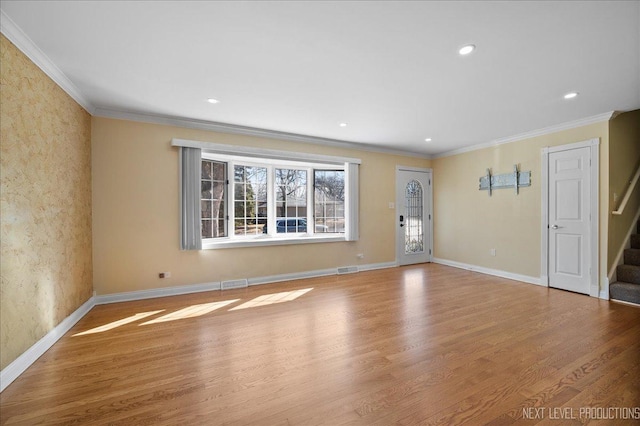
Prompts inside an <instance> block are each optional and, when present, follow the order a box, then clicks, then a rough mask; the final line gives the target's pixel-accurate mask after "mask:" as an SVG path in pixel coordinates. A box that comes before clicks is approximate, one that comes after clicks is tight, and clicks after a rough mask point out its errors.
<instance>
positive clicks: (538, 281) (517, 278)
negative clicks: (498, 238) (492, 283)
mask: <svg viewBox="0 0 640 426" xmlns="http://www.w3.org/2000/svg"><path fill="white" fill-rule="evenodd" d="M433 263H439V264H441V265H446V266H453V267H454V268H460V269H466V270H468V271H473V272H479V273H481V274H487V275H493V276H495V277H500V278H507V279H509V280H515V281H522V282H524V283H528V284H535V285H539V286H542V287H547V284H546V283H543V282H542V280H541V279H540V278H536V277H530V276H528V275H520V274H514V273H512V272H507V271H501V270H499V269H491V268H485V267H483V266H476V265H470V264H468V263H462V262H456V261H453V260H447V259H439V258H437V257H434V258H433Z"/></svg>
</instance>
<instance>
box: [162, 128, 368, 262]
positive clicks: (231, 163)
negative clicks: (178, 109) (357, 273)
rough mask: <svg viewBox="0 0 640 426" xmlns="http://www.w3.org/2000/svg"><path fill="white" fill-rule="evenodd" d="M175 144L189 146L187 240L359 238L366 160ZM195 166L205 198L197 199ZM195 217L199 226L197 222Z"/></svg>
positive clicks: (185, 153) (184, 161) (187, 245)
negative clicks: (361, 180) (360, 166)
mask: <svg viewBox="0 0 640 426" xmlns="http://www.w3.org/2000/svg"><path fill="white" fill-rule="evenodd" d="M172 144H174V145H177V146H180V147H182V148H181V155H180V157H181V160H180V161H181V176H182V177H181V182H182V183H181V188H182V192H181V194H182V195H181V223H182V225H181V248H183V249H189V250H191V249H196V250H197V249H201V248H219V247H220V248H221V247H240V246H251V245H272V244H292V243H302V242H305V243H308V242H322V241H352V240H356V239H357V217H358V214H357V206H358V199H357V197H358V192H357V186H358V164H359V160H356V159H344V158H340V157H328V156H321V155H314V154H298V153H291V152H282V151H271V150H264V149H255V148H245V147H234V146H228V145H219V144H210V143H205V142H191V141H181V140H174V141H172ZM193 145H197V146H193ZM242 154H245V155H242ZM198 158H199V159H200V161H199V162H198V163H196V164H194V163H193V162H194V161H196V160H197V159H198ZM345 160H346V161H345ZM195 170H197V175H196V176H198V179H197V182H198V190H199V193H198V195H197V197H198V200H197V201H199V204H198V205H197V206H195V207H191V206H193V204H190V203H191V201H190V200H191V197H192V195H191V194H192V190H191V189H190V188H192V187H193V183H192V182H194V179H195V178H194V177H193V176H194V175H193V173H194V171H195ZM194 218H195V219H196V220H199V223H200V226H199V229H195V230H194V229H193V227H192V226H191V225H190V224H189V223H190V222H191V221H193V220H194ZM191 223H192V222H191Z"/></svg>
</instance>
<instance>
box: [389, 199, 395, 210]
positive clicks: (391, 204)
mask: <svg viewBox="0 0 640 426" xmlns="http://www.w3.org/2000/svg"><path fill="white" fill-rule="evenodd" d="M389 208H390V209H395V208H396V204H395V203H394V202H393V201H389Z"/></svg>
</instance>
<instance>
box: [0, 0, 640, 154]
mask: <svg viewBox="0 0 640 426" xmlns="http://www.w3.org/2000/svg"><path fill="white" fill-rule="evenodd" d="M0 7H1V9H2V12H3V16H2V18H3V33H5V34H7V32H8V31H7V28H9V26H10V27H12V28H13V30H12V33H16V32H17V33H20V34H21V33H22V32H23V33H24V34H22V36H24V35H26V37H27V38H24V37H22V38H23V40H26V41H27V42H29V40H30V42H32V43H33V44H35V46H37V47H38V48H39V49H40V50H41V52H42V53H44V55H45V56H46V57H48V59H49V60H50V61H51V62H52V63H53V64H55V66H57V68H58V69H59V70H60V71H61V72H62V74H63V75H64V76H66V78H67V79H68V80H69V81H70V82H71V84H70V87H71V88H72V89H74V88H75V89H77V93H76V94H77V96H76V98H77V99H82V100H84V104H85V107H87V108H88V109H89V110H90V112H92V113H94V114H97V115H109V114H113V113H114V111H118V112H123V111H126V112H134V113H142V114H150V115H157V116H163V117H174V118H183V119H189V120H202V121H206V122H214V123H227V124H232V125H238V126H248V127H254V128H260V129H267V130H274V131H280V132H288V133H293V134H301V135H307V136H313V137H319V138H327V139H333V140H338V141H346V142H354V143H364V144H369V145H374V146H375V147H379V148H387V149H394V150H404V151H409V152H416V153H421V154H427V155H428V154H438V153H442V152H448V151H452V150H458V149H462V148H464V147H468V146H473V145H477V144H486V143H490V142H492V141H496V140H501V139H504V138H509V137H512V136H514V135H519V134H522V133H527V132H531V131H535V130H538V129H543V128H547V127H553V126H557V125H560V124H562V123H567V122H572V121H575V120H581V119H585V118H588V117H593V116H597V115H600V114H604V113H607V112H610V111H614V110H618V111H628V110H633V109H638V108H640V2H639V1H621V2H614V1H604V2H596V1H569V2H551V1H542V2H520V1H518V2H383V1H379V2H364V1H362V2H356V1H354V2H346V1H345V2H335V1H334V2H322V1H314V2H309V1H305V2H293V1H291V2H270V1H259V2H204V1H200V2H187V1H164V2H159V1H154V2H152V1H141V2H124V1H113V2H102V1H83V2H74V1H45V2H40V1H30V2H17V1H6V0H3V1H2V3H1V6H0ZM20 30H21V31H20ZM467 43H473V44H475V45H476V46H477V50H476V51H475V52H474V53H472V54H471V55H469V56H466V57H462V56H460V55H459V54H458V52H457V51H458V48H459V47H461V46H462V45H465V44H467ZM45 59H46V58H45ZM72 91H73V90H72ZM570 91H578V92H579V93H580V95H579V96H578V97H577V98H576V99H573V100H570V101H567V100H564V99H563V95H564V94H565V93H567V92H570ZM210 97H213V98H216V99H218V100H219V101H220V103H218V104H216V105H212V104H210V103H208V102H207V101H206V99H207V98H210ZM341 122H346V123H348V126H347V127H344V128H343V127H340V126H339V123H341ZM427 137H430V138H432V139H433V141H432V142H430V143H427V142H425V141H424V139H425V138H427Z"/></svg>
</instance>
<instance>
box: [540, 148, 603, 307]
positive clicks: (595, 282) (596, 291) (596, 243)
mask: <svg viewBox="0 0 640 426" xmlns="http://www.w3.org/2000/svg"><path fill="white" fill-rule="evenodd" d="M599 147H600V139H599V138H593V139H589V140H586V141H581V142H576V143H570V144H566V145H558V146H551V147H545V148H542V168H541V176H540V182H541V191H540V192H541V197H542V200H541V203H540V204H541V205H542V216H541V221H540V229H541V237H542V238H541V241H540V275H541V278H542V277H544V282H546V285H549V281H548V276H549V239H548V227H549V217H548V211H549V153H552V152H561V151H568V150H572V149H578V148H590V156H591V168H590V172H589V176H590V186H591V194H590V197H591V204H590V206H589V209H590V211H591V223H590V227H589V240H590V241H589V247H590V251H591V253H590V256H589V257H590V260H589V261H590V263H591V265H590V266H591V274H590V277H589V295H590V296H591V297H600V286H599V281H600V275H599V274H600V272H599V271H600V263H599V261H598V251H599V248H600V234H599V232H598V231H599V229H600V223H599V220H600V219H599V209H598V205H599V202H600V199H599V197H600V186H599V179H600V155H599ZM604 284H605V283H604V282H603V285H604ZM607 288H608V286H607Z"/></svg>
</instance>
